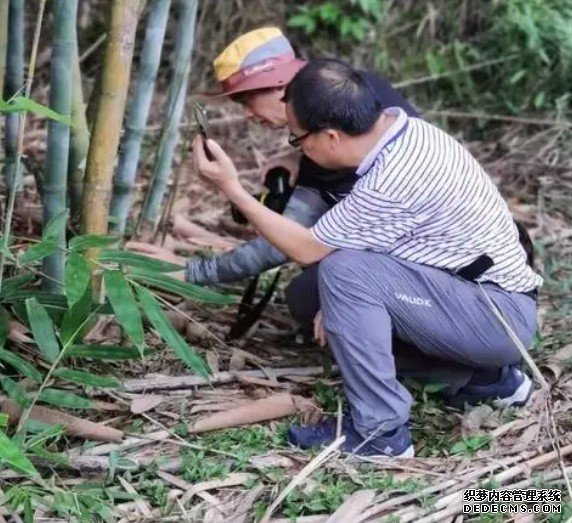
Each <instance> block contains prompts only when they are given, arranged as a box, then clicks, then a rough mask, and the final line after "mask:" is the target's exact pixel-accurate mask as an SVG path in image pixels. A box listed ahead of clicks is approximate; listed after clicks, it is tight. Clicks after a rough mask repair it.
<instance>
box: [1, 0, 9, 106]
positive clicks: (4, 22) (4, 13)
mask: <svg viewBox="0 0 572 523" xmlns="http://www.w3.org/2000/svg"><path fill="white" fill-rule="evenodd" d="M8 1H9V0H0V99H3V95H4V76H5V75H6V53H7V48H8Z"/></svg>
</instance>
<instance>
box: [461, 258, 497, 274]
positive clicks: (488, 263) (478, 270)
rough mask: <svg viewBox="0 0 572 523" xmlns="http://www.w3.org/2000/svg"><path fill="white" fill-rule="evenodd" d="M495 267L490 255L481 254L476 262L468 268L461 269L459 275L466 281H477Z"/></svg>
mask: <svg viewBox="0 0 572 523" xmlns="http://www.w3.org/2000/svg"><path fill="white" fill-rule="evenodd" d="M493 265H494V262H493V259H492V258H491V257H490V256H489V255H488V254H481V255H480V256H479V257H478V258H477V259H476V260H475V261H473V262H471V263H469V265H467V266H466V267H463V268H462V269H459V270H458V271H457V275H458V276H460V277H461V278H463V279H464V280H469V281H475V280H476V279H477V278H479V277H480V276H482V275H483V274H484V273H485V272H487V271H488V270H489V269H490V268H491V267H492V266H493Z"/></svg>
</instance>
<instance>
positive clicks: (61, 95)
mask: <svg viewBox="0 0 572 523" xmlns="http://www.w3.org/2000/svg"><path fill="white" fill-rule="evenodd" d="M52 5H53V9H54V23H53V34H54V36H53V45H52V61H51V74H50V81H51V86H50V107H51V108H52V109H53V110H54V111H56V112H57V113H59V114H61V115H64V116H68V117H69V116H70V113H71V97H72V78H73V75H72V64H73V55H74V51H75V49H76V47H77V42H76V30H75V23H76V17H77V0H54V3H53V4H52ZM76 54H77V53H76ZM69 147H70V128H69V126H68V125H66V124H64V123H61V122H57V121H55V120H50V121H49V122H48V151H47V159H46V174H45V177H44V184H43V195H42V200H43V210H44V214H43V226H44V227H45V226H46V225H47V224H48V223H49V221H50V220H51V219H52V218H54V217H55V216H57V215H59V214H61V213H62V212H63V211H65V209H66V196H67V176H68V159H69V158H68V155H69ZM65 236H66V231H65V222H63V223H62V227H61V229H60V230H59V231H58V238H57V242H58V245H59V246H60V247H61V248H60V249H59V250H58V251H57V252H55V253H54V254H51V255H50V256H48V257H47V258H45V259H44V262H43V272H44V273H45V274H46V275H47V276H48V277H47V278H44V279H43V281H42V287H43V288H44V290H46V291H49V292H54V293H56V292H57V293H63V285H62V282H63V281H64V263H65V250H64V249H65V242H66V238H65Z"/></svg>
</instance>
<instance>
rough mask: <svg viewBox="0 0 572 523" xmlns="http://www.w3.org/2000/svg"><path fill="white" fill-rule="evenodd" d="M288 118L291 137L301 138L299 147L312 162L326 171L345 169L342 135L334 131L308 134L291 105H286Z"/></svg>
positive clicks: (328, 130)
mask: <svg viewBox="0 0 572 523" xmlns="http://www.w3.org/2000/svg"><path fill="white" fill-rule="evenodd" d="M286 116H287V118H288V127H290V133H291V134H290V137H291V138H293V137H296V138H299V144H298V147H300V149H302V152H303V153H304V154H305V155H306V156H307V157H308V158H310V159H311V160H313V161H314V162H316V163H317V164H318V165H320V166H321V167H324V168H326V169H339V168H341V167H344V164H343V161H342V158H341V154H340V153H341V146H342V145H341V143H340V140H341V139H342V136H341V134H340V133H339V132H338V131H335V130H333V129H324V130H322V131H316V132H313V133H308V130H307V129H303V128H302V127H301V126H300V124H299V123H298V120H297V119H296V115H295V114H294V111H293V109H292V105H291V104H290V103H288V104H286Z"/></svg>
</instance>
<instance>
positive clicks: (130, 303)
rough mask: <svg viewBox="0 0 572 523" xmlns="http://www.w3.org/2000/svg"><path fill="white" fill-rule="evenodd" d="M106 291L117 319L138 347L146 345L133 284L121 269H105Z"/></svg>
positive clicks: (141, 347)
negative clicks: (132, 287)
mask: <svg viewBox="0 0 572 523" xmlns="http://www.w3.org/2000/svg"><path fill="white" fill-rule="evenodd" d="M103 279H104V281H105V288H106V293H107V296H108V298H109V301H110V302H111V306H112V307H113V310H114V311H115V314H116V316H117V320H118V322H119V323H120V325H121V326H122V327H123V329H124V330H125V333H126V334H127V336H129V338H130V339H131V341H133V343H134V344H135V346H136V347H137V348H139V349H140V350H142V349H143V348H144V347H145V333H144V331H143V321H142V319H141V314H140V312H139V306H138V305H137V302H136V301H135V296H134V295H133V291H132V289H131V285H130V284H129V282H128V281H127V280H126V279H125V277H124V276H123V274H121V272H119V271H107V270H106V271H103Z"/></svg>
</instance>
